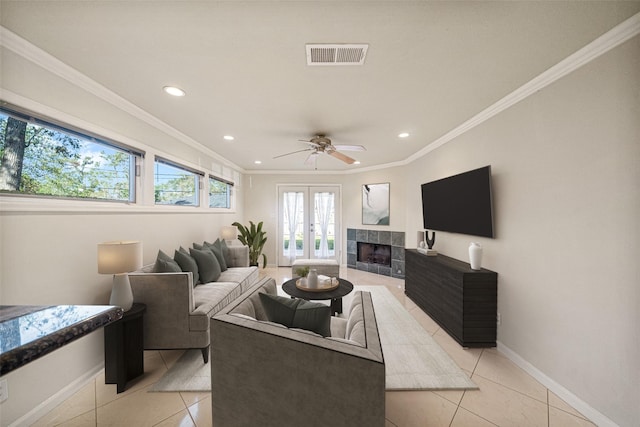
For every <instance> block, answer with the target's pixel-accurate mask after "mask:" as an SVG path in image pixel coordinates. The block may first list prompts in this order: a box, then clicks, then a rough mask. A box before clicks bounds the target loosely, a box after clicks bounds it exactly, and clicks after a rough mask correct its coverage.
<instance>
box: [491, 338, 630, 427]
mask: <svg viewBox="0 0 640 427" xmlns="http://www.w3.org/2000/svg"><path fill="white" fill-rule="evenodd" d="M497 349H498V351H499V352H500V353H502V354H504V355H505V356H506V357H507V358H508V359H509V360H511V361H512V362H513V363H515V364H516V365H518V366H519V367H520V368H522V369H523V370H524V371H525V372H526V373H528V374H529V375H531V376H532V377H533V378H535V379H536V380H537V381H538V382H540V383H541V384H542V385H544V386H545V387H546V388H548V389H549V390H551V391H552V392H554V393H555V394H556V395H558V397H560V398H561V399H562V400H564V401H565V402H567V403H568V404H569V405H571V406H572V407H573V408H574V409H575V410H576V411H578V412H580V413H581V414H582V415H584V416H585V417H587V418H588V419H589V420H590V421H591V422H592V423H594V424H596V425H597V426H599V427H620V426H618V424H616V423H615V422H613V421H611V419H609V418H608V417H607V416H605V415H604V414H602V413H601V412H600V411H598V410H597V409H595V408H593V407H592V406H591V405H589V404H588V403H587V402H585V401H584V400H582V399H580V398H579V397H578V396H576V395H575V394H573V393H571V392H570V391H569V390H567V389H566V388H564V387H563V386H562V385H560V384H558V383H557V382H556V381H554V380H553V379H551V378H549V377H548V376H547V375H546V374H545V373H543V372H542V371H540V370H539V369H538V368H536V367H535V366H533V365H532V364H531V363H529V362H527V361H526V360H525V359H524V358H522V356H520V355H519V354H518V353H516V352H515V351H513V350H511V349H510V348H509V347H507V346H506V345H504V344H502V343H501V342H500V341H498V342H497Z"/></svg>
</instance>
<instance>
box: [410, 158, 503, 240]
mask: <svg viewBox="0 0 640 427" xmlns="http://www.w3.org/2000/svg"><path fill="white" fill-rule="evenodd" d="M422 217H423V223H424V228H425V229H428V230H439V231H448V232H451V233H461V234H471V235H474V236H483V237H493V213H492V203H491V166H485V167H483V168H479V169H475V170H472V171H469V172H464V173H461V174H458V175H453V176H450V177H448V178H443V179H439V180H437V181H432V182H428V183H426V184H422Z"/></svg>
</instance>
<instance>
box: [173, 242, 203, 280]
mask: <svg viewBox="0 0 640 427" xmlns="http://www.w3.org/2000/svg"><path fill="white" fill-rule="evenodd" d="M173 259H175V260H176V262H177V263H178V265H179V266H180V268H181V269H182V271H190V272H191V274H192V275H193V286H196V285H197V284H198V281H199V280H200V276H199V275H198V264H197V263H196V260H195V259H193V258H192V257H191V255H189V253H187V252H186V251H185V250H184V249H183V248H180V250H177V251H175V253H174V254H173Z"/></svg>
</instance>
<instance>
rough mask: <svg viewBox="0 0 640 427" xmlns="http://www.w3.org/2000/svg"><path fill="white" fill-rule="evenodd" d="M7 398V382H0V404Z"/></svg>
mask: <svg viewBox="0 0 640 427" xmlns="http://www.w3.org/2000/svg"><path fill="white" fill-rule="evenodd" d="M8 398H9V384H8V383H7V380H6V379H5V380H0V402H4V401H5V400H7V399H8Z"/></svg>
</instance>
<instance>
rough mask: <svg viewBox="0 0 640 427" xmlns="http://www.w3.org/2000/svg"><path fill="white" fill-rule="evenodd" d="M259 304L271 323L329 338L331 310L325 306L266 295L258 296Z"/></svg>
mask: <svg viewBox="0 0 640 427" xmlns="http://www.w3.org/2000/svg"><path fill="white" fill-rule="evenodd" d="M260 302H261V303H262V306H263V307H264V310H265V312H266V314H267V319H269V321H271V322H275V323H280V324H282V325H284V326H286V327H288V328H298V329H306V330H308V331H312V332H315V333H317V334H320V335H322V336H325V337H326V336H331V308H330V307H329V306H327V305H324V304H319V303H316V302H310V301H305V300H301V299H291V298H286V297H281V296H277V295H270V294H267V293H261V294H260Z"/></svg>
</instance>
